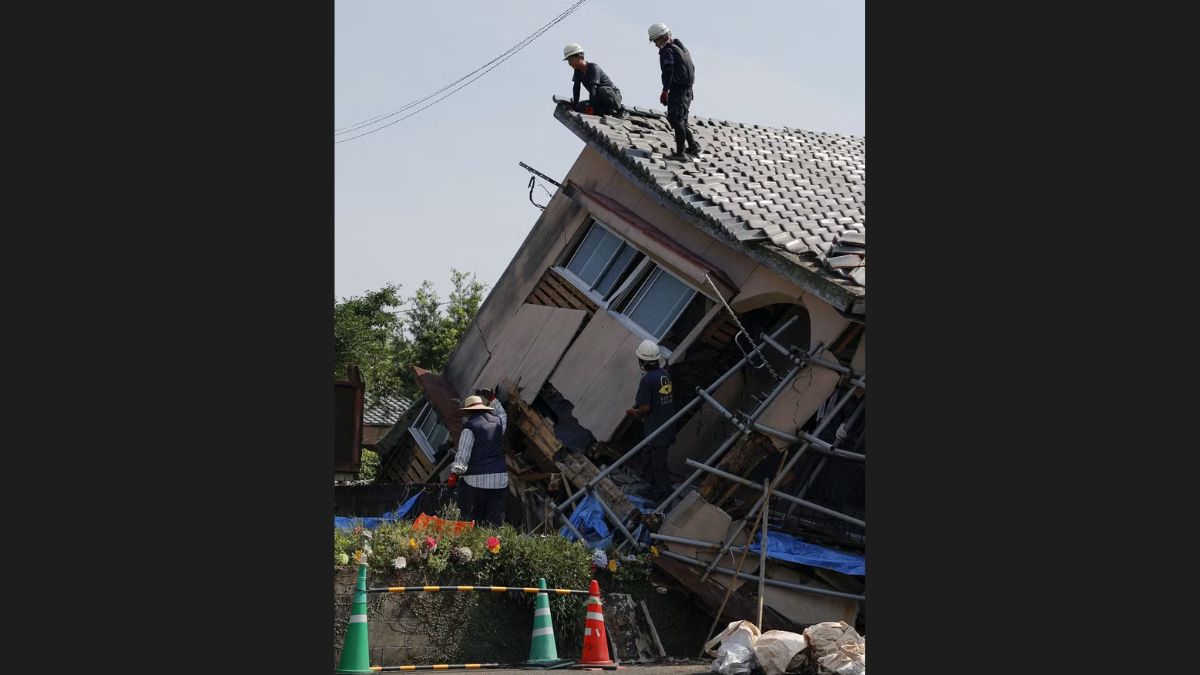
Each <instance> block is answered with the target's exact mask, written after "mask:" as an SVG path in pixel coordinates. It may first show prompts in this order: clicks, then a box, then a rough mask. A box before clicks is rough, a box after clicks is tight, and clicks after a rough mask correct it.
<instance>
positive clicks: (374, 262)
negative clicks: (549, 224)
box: [334, 0, 866, 299]
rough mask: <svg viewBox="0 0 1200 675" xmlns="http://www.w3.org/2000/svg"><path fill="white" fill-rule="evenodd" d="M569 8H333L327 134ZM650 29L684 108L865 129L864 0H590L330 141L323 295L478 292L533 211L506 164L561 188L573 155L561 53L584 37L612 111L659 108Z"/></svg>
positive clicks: (498, 2) (355, 0)
mask: <svg viewBox="0 0 1200 675" xmlns="http://www.w3.org/2000/svg"><path fill="white" fill-rule="evenodd" d="M573 1H574V0H439V1H438V2H415V1H411V0H337V2H336V4H335V21H336V23H335V27H334V33H335V69H334V78H335V95H334V122H335V125H336V128H337V129H342V128H344V127H347V126H350V125H352V124H355V123H357V122H360V121H362V120H365V119H368V118H371V117H375V116H377V115H382V114H386V113H389V112H391V111H393V110H396V109H397V108H399V107H401V106H403V105H405V104H407V103H409V102H411V101H413V100H415V99H420V98H423V97H425V96H426V95H428V94H431V93H433V92H434V91H436V90H438V89H440V88H442V87H443V86H445V85H447V84H449V83H451V82H453V81H454V80H457V79H459V78H460V77H462V76H463V75H466V74H467V73H469V72H471V71H473V70H475V69H476V68H478V67H480V66H482V65H484V64H485V63H487V62H489V61H491V60H492V59H493V58H495V57H496V56H498V55H500V54H501V53H503V52H504V51H506V50H507V49H509V48H510V47H512V46H513V45H515V44H517V43H518V42H520V41H521V40H522V39H524V38H525V37H526V36H528V35H530V34H531V33H533V32H534V31H535V30H536V29H537V28H539V27H540V26H542V25H543V24H545V23H547V22H549V21H550V20H551V19H552V18H554V17H555V16H556V15H557V14H559V13H560V12H562V11H563V10H565V9H566V8H568V7H569V6H570V5H571V4H573ZM658 21H661V22H664V23H666V24H667V25H668V26H670V28H671V31H672V33H673V35H674V36H675V37H676V38H678V39H679V40H680V41H682V42H683V43H684V44H685V45H686V46H687V47H688V49H689V50H690V51H691V53H692V58H693V61H694V62H695V65H696V86H695V100H694V101H693V103H692V115H699V116H701V117H711V118H715V119H723V120H731V121H737V122H746V123H752V124H762V125H767V126H789V127H799V128H802V129H809V130H813V131H829V132H837V133H845V134H853V135H855V136H862V135H864V134H865V120H864V118H865V99H866V87H865V73H864V68H865V54H864V49H865V35H864V30H865V26H864V24H865V8H864V0H779V1H775V0H742V1H741V2H729V0H688V1H686V2H684V1H676V2H666V1H664V0H588V1H587V2H586V3H584V4H583V5H582V6H581V7H580V8H579V9H578V10H577V11H576V12H575V13H573V14H571V15H570V16H568V17H567V18H566V19H564V20H563V21H562V22H561V23H559V24H557V25H556V26H554V27H552V28H550V29H549V30H548V31H547V32H546V33H544V34H543V35H542V36H541V37H539V38H537V39H536V40H534V41H533V42H532V43H530V44H529V45H527V46H526V47H525V48H524V49H523V50H521V51H520V52H518V53H517V54H516V55H514V56H512V57H511V58H509V59H508V60H506V61H504V63H502V64H501V65H499V66H498V67H496V68H495V69H494V70H492V71H491V72H489V73H487V74H486V75H484V76H483V77H481V78H480V79H478V80H476V81H475V82H474V83H472V84H470V85H469V86H467V87H465V88H463V89H462V90H461V91H459V92H457V93H455V94H453V95H452V96H450V97H448V98H446V99H445V100H444V101H442V102H440V103H437V104H436V105H434V106H432V107H430V108H428V109H427V110H424V111H423V112H420V113H418V114H416V115H414V116H412V117H410V118H409V119H407V120H404V121H402V122H399V123H397V124H394V125H392V126H390V127H388V128H386V129H383V130H382V131H379V132H377V133H374V134H371V135H369V136H365V137H363V138H359V139H357V140H353V141H349V142H346V143H342V144H339V145H336V146H334V155H335V177H334V198H335V207H334V223H335V224H334V229H335V233H334V242H335V249H334V265H335V270H334V294H335V295H336V296H337V297H339V298H341V297H346V296H350V295H361V294H362V293H364V292H366V291H369V290H373V289H376V288H379V287H380V286H383V285H384V284H386V283H389V282H390V283H397V284H401V285H402V286H403V288H402V290H401V293H403V294H404V295H405V296H406V297H407V296H411V294H412V293H413V291H415V290H416V288H417V286H419V285H420V283H421V281H422V280H424V279H429V280H430V281H433V282H434V286H435V288H436V289H437V290H438V292H439V293H440V294H441V296H442V298H443V299H445V295H446V293H447V291H448V290H449V287H450V282H449V277H450V268H451V267H457V268H458V269H461V270H464V271H468V272H475V273H476V274H477V275H478V278H479V280H480V281H482V282H484V283H485V284H487V285H488V287H489V288H490V287H491V286H492V285H494V284H495V283H496V281H497V280H498V279H499V278H500V275H501V274H502V273H503V272H504V268H505V267H506V266H507V265H508V262H509V260H510V259H511V258H512V256H513V254H514V253H516V251H517V249H518V248H519V247H520V245H521V242H522V241H524V238H525V235H526V234H527V233H528V232H529V230H530V228H531V227H532V226H533V224H534V222H535V221H536V220H537V218H538V216H539V215H540V213H541V212H540V211H539V210H538V209H536V208H534V206H533V205H532V204H530V203H529V197H528V194H529V190H528V188H527V183H528V181H529V176H530V174H529V173H528V172H527V171H525V169H523V168H521V167H520V166H518V164H517V163H518V162H525V163H526V164H528V165H530V166H532V167H533V168H535V169H537V170H539V171H541V172H542V173H545V174H546V175H548V176H550V177H552V178H554V179H555V180H559V181H561V180H562V179H563V178H564V177H565V176H566V173H567V171H568V170H569V169H570V168H571V165H572V164H573V163H574V162H575V159H576V157H578V156H579V153H580V151H581V150H582V149H583V147H584V143H583V141H581V140H579V139H578V138H577V137H576V136H575V135H574V134H572V133H571V132H570V131H568V130H567V129H566V127H564V126H562V124H560V123H559V122H558V121H557V120H555V119H554V117H553V113H554V105H553V103H552V102H551V100H550V97H551V95H553V94H558V95H559V96H563V97H569V96H570V94H571V75H572V72H573V71H572V70H571V69H570V67H569V66H567V65H566V63H565V62H563V61H562V49H563V46H564V45H565V44H567V43H569V42H578V43H580V44H582V45H583V48H584V50H585V55H586V57H587V59H588V60H589V61H592V62H595V63H597V64H598V65H600V67H601V68H603V69H604V71H605V72H606V73H608V75H609V77H611V78H612V80H613V82H614V84H616V86H617V87H618V88H619V89H620V90H621V94H622V97H623V98H624V101H625V105H627V106H631V105H633V106H639V107H643V108H655V109H658V108H661V107H662V106H660V105H659V103H658V94H659V92H660V91H661V81H660V79H659V70H658V54H657V50H655V49H654V46H653V45H652V44H651V43H650V42H649V40H648V39H647V35H646V29H647V28H648V27H649V26H650V24H652V23H654V22H658ZM447 91H448V90H447ZM582 95H583V97H585V98H586V92H583V94H582ZM432 100H433V99H430V101H432ZM428 102H429V101H426V103H428ZM421 105H424V103H422V104H421ZM417 107H420V106H417ZM414 109H415V108H414ZM407 112H411V110H410V111H407ZM407 112H405V113H402V114H400V115H398V116H395V117H392V118H390V119H389V120H387V121H389V122H390V121H393V120H396V119H399V118H400V117H403V116H404V115H405V114H407ZM369 129H370V127H367V128H363V129H362V130H360V131H359V132H355V133H361V132H362V131H367V130H369ZM355 133H350V134H345V135H342V136H336V137H335V140H341V139H343V138H348V137H350V136H353V135H355ZM539 183H541V184H543V185H545V187H546V188H547V189H549V190H550V191H551V192H553V191H554V189H555V188H554V186H553V185H549V184H546V183H544V181H540V180H539ZM533 196H534V199H535V200H536V201H537V202H538V203H539V204H545V203H546V202H547V201H548V199H549V197H548V196H547V195H546V193H545V192H544V191H542V189H541V188H535V189H534V195H533Z"/></svg>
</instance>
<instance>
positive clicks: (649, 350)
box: [637, 340, 662, 361]
mask: <svg viewBox="0 0 1200 675" xmlns="http://www.w3.org/2000/svg"><path fill="white" fill-rule="evenodd" d="M661 356H662V355H661V354H660V353H659V351H658V343H656V342H655V341H654V340H642V344H640V345H638V347H637V357H638V359H640V360H642V361H657V360H658V359H659V357H661Z"/></svg>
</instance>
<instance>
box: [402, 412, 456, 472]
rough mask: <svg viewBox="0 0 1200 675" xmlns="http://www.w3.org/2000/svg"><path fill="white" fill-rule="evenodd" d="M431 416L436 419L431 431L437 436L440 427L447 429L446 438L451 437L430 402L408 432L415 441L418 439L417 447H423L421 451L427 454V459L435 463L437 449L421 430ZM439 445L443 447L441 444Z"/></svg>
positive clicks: (409, 427)
mask: <svg viewBox="0 0 1200 675" xmlns="http://www.w3.org/2000/svg"><path fill="white" fill-rule="evenodd" d="M429 415H433V418H434V424H433V428H432V429H431V430H430V431H431V432H432V433H433V434H436V433H437V429H438V427H441V428H442V429H445V431H446V436H447V437H449V435H450V429H449V428H448V427H447V426H446V425H445V424H443V423H442V420H441V417H439V416H438V413H437V410H435V409H434V407H433V404H432V403H431V402H428V401H427V402H426V403H425V406H424V407H423V408H422V409H421V412H420V413H418V414H417V417H416V418H415V419H414V420H413V423H412V424H410V425H409V426H408V432H409V433H410V434H412V437H413V438H414V439H416V441H417V445H419V446H421V451H422V452H424V453H425V457H426V458H428V459H429V461H430V462H433V461H435V457H436V456H437V448H436V447H434V445H433V442H432V441H431V440H430V438H429V437H428V436H426V435H425V432H424V431H422V430H421V427H422V426H424V423H425V421H426V420H427V419H428V417H429ZM438 445H441V443H439V444H438Z"/></svg>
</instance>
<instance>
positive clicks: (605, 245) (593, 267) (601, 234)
mask: <svg viewBox="0 0 1200 675" xmlns="http://www.w3.org/2000/svg"><path fill="white" fill-rule="evenodd" d="M620 246H621V240H620V239H617V238H616V237H614V236H613V235H612V234H610V233H609V232H608V231H607V230H605V229H604V228H603V227H601V226H600V225H599V224H594V225H592V229H591V230H589V231H588V233H587V235H586V236H585V237H584V238H583V241H582V242H580V243H579V248H578V249H576V251H575V255H574V256H573V257H572V258H571V262H569V263H567V269H569V270H571V271H572V272H574V273H575V276H577V277H579V278H580V279H581V280H582V281H583V282H584V283H586V284H587V285H588V286H591V285H592V284H594V283H595V282H596V279H597V278H598V277H599V276H600V273H601V272H603V271H604V268H605V266H607V265H608V261H609V260H610V259H611V258H612V256H613V253H616V251H617V248H618V247H620Z"/></svg>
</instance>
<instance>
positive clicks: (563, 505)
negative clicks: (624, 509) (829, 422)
mask: <svg viewBox="0 0 1200 675" xmlns="http://www.w3.org/2000/svg"><path fill="white" fill-rule="evenodd" d="M798 318H799V315H796V316H793V317H792V318H790V319H788V320H787V321H785V322H784V323H783V325H782V326H780V327H779V329H778V330H776V331H775V333H774V334H775V335H779V334H780V333H782V332H783V331H785V330H787V329H788V328H789V327H790V326H791V325H792V324H793V323H795V321H796V319H798ZM762 347H763V345H762V343H759V344H758V345H756V346H755V347H754V349H751V350H750V353H749V354H746V355H745V356H743V357H742V358H741V359H740V360H739V361H738V362H737V363H735V364H733V367H731V368H730V369H729V370H727V371H725V374H724V375H722V376H721V377H718V378H717V379H716V380H714V381H713V383H712V384H710V385H708V387H707V388H706V389H705V391H706V392H709V393H711V392H714V391H716V390H717V387H720V386H721V385H722V384H724V382H725V380H728V379H729V378H730V377H732V376H733V374H734V373H736V372H737V371H738V370H740V369H741V367H742V366H743V365H745V364H746V362H747V361H748V360H749V359H750V356H751V355H752V354H756V353H760V350H761V349H762ZM701 401H702V399H700V398H699V397H697V398H693V399H692V400H691V401H689V402H688V404H687V405H685V406H684V407H683V408H680V410H679V412H677V413H675V414H674V415H672V416H671V418H670V419H668V420H667V421H666V422H664V423H662V424H661V425H659V427H658V428H657V429H655V430H654V431H651V432H650V433H649V434H646V437H645V438H643V439H642V440H641V442H640V443H638V444H637V445H635V446H633V447H632V448H630V449H629V450H628V451H627V452H626V453H625V454H624V455H621V456H620V457H618V458H617V460H616V461H614V462H613V463H612V464H609V465H608V468H606V469H604V470H603V471H601V472H600V473H598V474H596V476H595V477H594V478H592V479H591V480H590V481H588V483H587V485H585V486H584V487H581V488H579V489H578V490H576V491H575V493H574V494H572V495H571V496H570V497H567V498H566V499H565V500H564V501H563V502H562V503H561V504H556V505H555V506H554V510H555V511H557V512H558V513H559V514H561V513H562V510H563V509H565V508H566V507H567V506H569V505H571V504H572V503H573V502H574V501H575V500H576V499H579V497H580V496H581V495H582V494H583V493H584V491H585V490H586V489H587V488H588V487H593V486H595V485H596V484H597V483H599V482H600V481H601V480H603V479H604V477H605V476H607V475H608V474H610V473H612V472H613V471H614V470H615V469H616V468H617V467H619V466H621V465H622V464H624V463H625V461H626V460H627V459H629V458H630V457H632V456H633V455H635V454H637V453H638V452H639V451H640V450H641V449H642V448H643V447H645V446H646V445H647V444H648V443H649V442H650V441H651V439H653V438H654V437H655V436H657V435H658V434H659V433H661V432H662V431H663V430H664V429H666V428H667V427H668V426H670V425H673V424H675V422H676V421H678V420H679V418H681V417H683V416H684V414H685V413H687V412H688V411H689V410H691V409H692V408H694V407H696V406H697V405H699V404H700V403H701Z"/></svg>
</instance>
